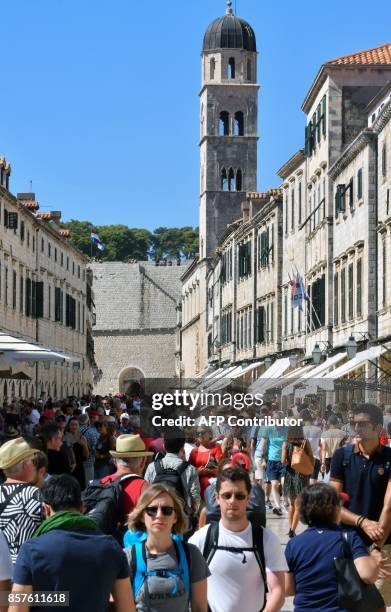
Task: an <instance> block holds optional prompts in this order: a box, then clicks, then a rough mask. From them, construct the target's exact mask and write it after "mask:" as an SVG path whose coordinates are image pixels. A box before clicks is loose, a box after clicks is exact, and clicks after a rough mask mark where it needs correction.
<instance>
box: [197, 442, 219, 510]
mask: <svg viewBox="0 0 391 612" xmlns="http://www.w3.org/2000/svg"><path fill="white" fill-rule="evenodd" d="M210 455H212V456H213V457H214V458H215V459H216V467H217V463H218V462H219V460H220V459H222V457H223V451H222V450H221V446H220V444H216V445H215V446H213V447H212V448H208V449H207V450H206V451H200V450H199V448H193V450H192V451H191V453H190V457H189V463H190V464H191V465H194V467H196V468H204V467H205V466H206V464H207V463H208V460H209V457H210ZM209 478H211V476H200V487H201V497H202V499H204V491H205V489H206V487H208V486H209Z"/></svg>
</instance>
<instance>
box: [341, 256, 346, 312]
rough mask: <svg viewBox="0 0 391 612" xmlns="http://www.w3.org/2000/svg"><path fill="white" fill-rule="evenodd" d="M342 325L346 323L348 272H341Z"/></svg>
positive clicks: (343, 270)
mask: <svg viewBox="0 0 391 612" xmlns="http://www.w3.org/2000/svg"><path fill="white" fill-rule="evenodd" d="M341 323H346V270H345V268H343V269H342V270H341Z"/></svg>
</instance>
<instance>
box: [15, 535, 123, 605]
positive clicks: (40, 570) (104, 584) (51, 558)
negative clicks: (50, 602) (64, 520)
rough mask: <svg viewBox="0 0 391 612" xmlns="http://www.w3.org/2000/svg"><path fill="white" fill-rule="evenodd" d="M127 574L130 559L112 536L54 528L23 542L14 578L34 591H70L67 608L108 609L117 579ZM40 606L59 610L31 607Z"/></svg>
mask: <svg viewBox="0 0 391 612" xmlns="http://www.w3.org/2000/svg"><path fill="white" fill-rule="evenodd" d="M128 576H129V565H128V561H127V559H126V556H125V554H124V552H123V551H122V549H121V547H120V546H119V544H117V542H116V541H115V540H114V538H113V537H112V536H108V535H104V534H102V533H100V532H97V531H94V530H90V529H83V530H81V529H80V530H73V531H65V530H61V529H53V530H52V531H49V532H48V533H46V534H44V535H41V536H39V537H36V538H32V539H31V540H27V542H25V543H24V544H22V546H21V548H20V551H19V554H18V558H17V560H16V565H15V570H14V578H13V580H14V582H16V583H17V584H26V585H32V587H33V591H69V608H68V607H67V608H66V610H67V612H81V611H83V612H106V610H107V609H108V601H109V597H110V592H111V591H112V588H113V585H114V583H115V581H116V580H117V579H120V578H127V577H128ZM41 609H44V610H45V612H58V610H59V608H58V607H50V606H49V607H45V608H40V607H35V606H33V607H32V608H31V610H41Z"/></svg>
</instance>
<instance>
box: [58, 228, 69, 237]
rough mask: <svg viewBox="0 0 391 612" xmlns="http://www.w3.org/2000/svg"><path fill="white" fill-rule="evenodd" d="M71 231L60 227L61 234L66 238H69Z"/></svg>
mask: <svg viewBox="0 0 391 612" xmlns="http://www.w3.org/2000/svg"><path fill="white" fill-rule="evenodd" d="M70 233H71V230H69V229H60V231H59V234H60V236H63V237H64V238H68V236H69V235H70Z"/></svg>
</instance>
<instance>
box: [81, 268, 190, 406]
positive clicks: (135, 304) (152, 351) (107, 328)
mask: <svg viewBox="0 0 391 612" xmlns="http://www.w3.org/2000/svg"><path fill="white" fill-rule="evenodd" d="M187 266H188V264H187V263H186V264H182V265H180V266H177V265H173V266H162V265H159V266H156V265H155V263H154V262H149V261H140V262H138V263H121V262H107V263H93V264H91V265H90V268H89V269H90V270H91V272H92V274H93V282H94V295H95V305H96V324H95V325H94V328H93V336H94V348H95V360H96V364H97V367H98V369H99V370H101V372H102V375H101V378H100V380H99V381H97V382H96V384H95V385H94V392H95V393H98V394H108V393H117V392H122V393H126V392H127V391H128V390H129V387H130V385H131V384H132V382H134V381H137V382H140V383H141V384H143V385H145V390H146V391H147V392H148V391H149V390H150V388H151V385H152V383H153V381H154V380H156V379H168V378H173V377H174V376H175V352H176V331H177V304H178V301H179V300H180V296H181V281H180V278H181V276H182V275H183V273H184V271H185V269H186V267H187ZM195 299H196V298H194V301H195ZM188 308H189V316H192V314H191V313H192V311H191V308H195V307H194V306H191V305H189V307H188Z"/></svg>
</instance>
